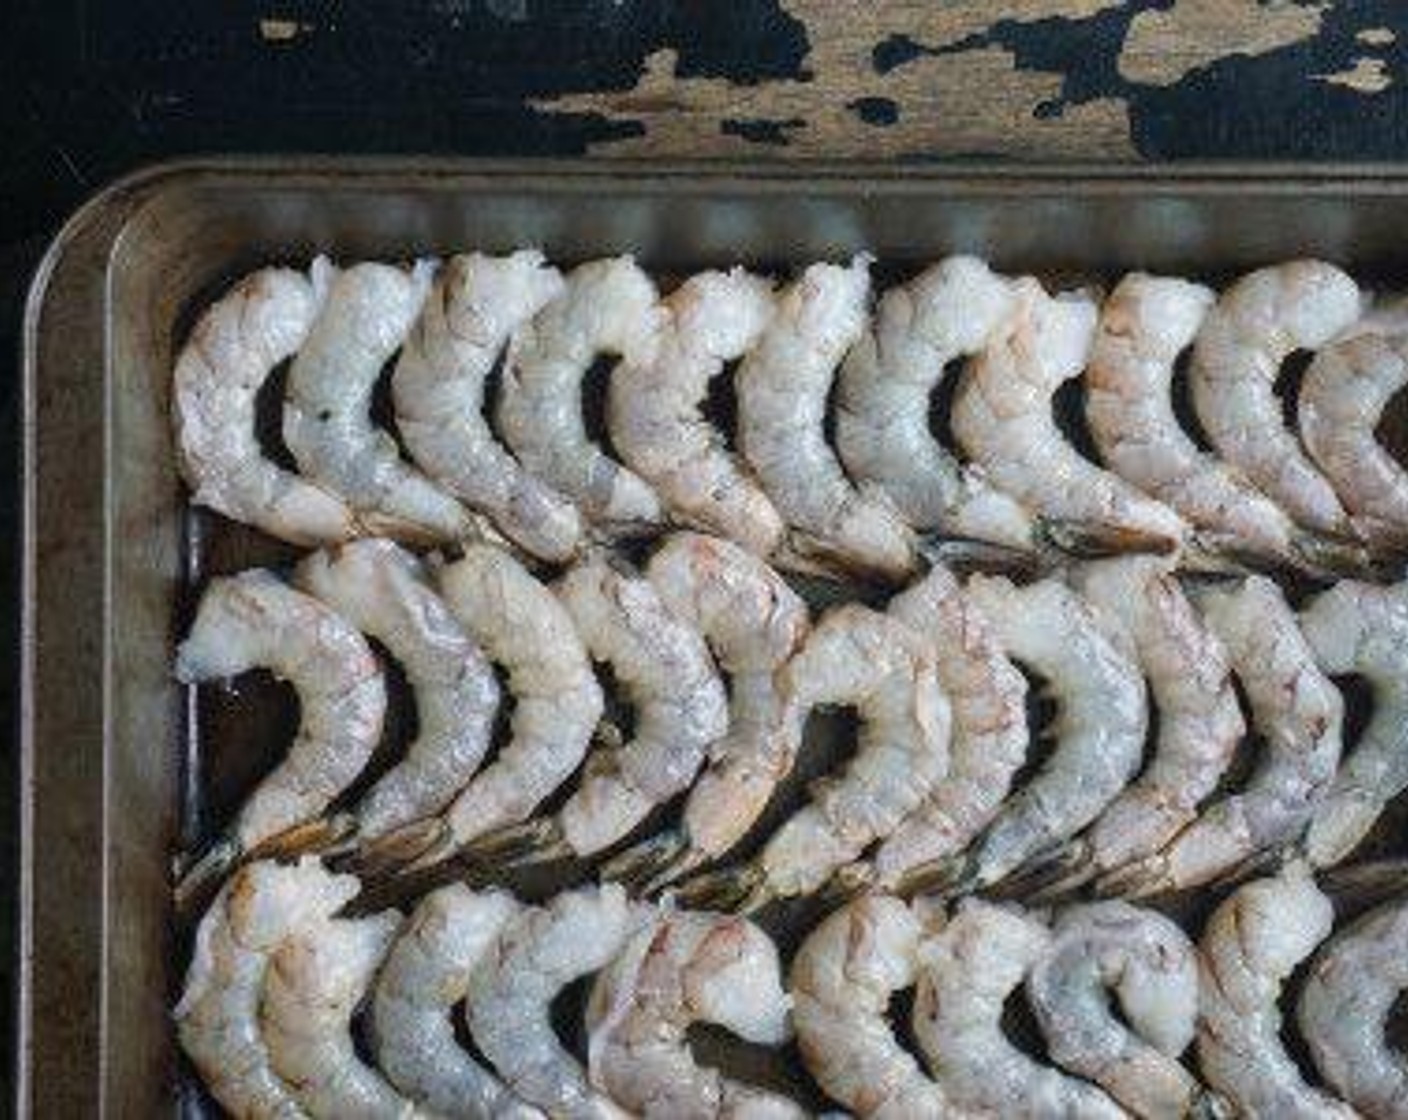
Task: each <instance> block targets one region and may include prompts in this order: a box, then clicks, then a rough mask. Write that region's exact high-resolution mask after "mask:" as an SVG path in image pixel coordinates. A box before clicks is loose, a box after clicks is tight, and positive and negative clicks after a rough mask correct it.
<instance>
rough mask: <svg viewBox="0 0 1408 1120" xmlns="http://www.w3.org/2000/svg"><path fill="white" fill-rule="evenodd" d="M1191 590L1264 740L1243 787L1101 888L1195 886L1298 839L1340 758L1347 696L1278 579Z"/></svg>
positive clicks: (1145, 890)
mask: <svg viewBox="0 0 1408 1120" xmlns="http://www.w3.org/2000/svg"><path fill="white" fill-rule="evenodd" d="M1194 595H1195V601H1196V602H1197V604H1198V606H1199V608H1200V609H1201V611H1202V614H1203V618H1204V620H1205V621H1206V622H1207V624H1208V628H1209V629H1210V630H1212V632H1213V633H1214V634H1216V635H1217V637H1218V638H1219V639H1220V640H1221V641H1222V644H1223V646H1224V647H1225V648H1226V650H1227V653H1228V657H1229V659H1230V661H1231V664H1232V668H1233V670H1234V671H1235V672H1236V674H1237V677H1238V679H1239V680H1240V681H1241V682H1242V687H1243V688H1244V689H1245V690H1246V694H1247V700H1248V702H1249V703H1250V705H1251V715H1252V726H1253V728H1254V729H1255V731H1256V733H1257V735H1258V737H1259V738H1260V739H1262V740H1264V742H1265V748H1264V751H1263V754H1262V757H1261V759H1260V761H1259V763H1258V766H1257V769H1256V772H1255V773H1254V774H1253V775H1252V778H1251V780H1250V781H1249V782H1248V783H1247V785H1246V786H1245V788H1244V789H1243V790H1242V792H1240V793H1234V794H1231V795H1229V796H1227V797H1224V798H1222V799H1221V800H1219V801H1216V802H1214V803H1212V805H1211V806H1209V807H1207V808H1205V809H1204V810H1203V812H1202V813H1201V815H1200V816H1199V817H1198V818H1197V820H1195V821H1193V822H1192V823H1191V824H1190V825H1188V826H1187V827H1186V828H1185V829H1184V830H1183V831H1182V832H1180V833H1179V834H1178V835H1177V836H1175V837H1174V838H1173V840H1172V841H1170V842H1169V844H1168V845H1167V846H1165V847H1164V848H1163V849H1162V851H1160V852H1158V853H1156V854H1154V855H1151V856H1148V857H1146V858H1145V859H1142V860H1139V861H1137V862H1135V863H1131V864H1128V865H1127V866H1126V867H1124V868H1122V869H1120V870H1117V871H1113V872H1111V873H1109V874H1108V875H1106V876H1104V877H1103V878H1102V879H1101V880H1099V885H1100V889H1101V890H1102V891H1103V892H1106V893H1112V894H1126V895H1132V896H1136V897H1138V896H1141V895H1148V894H1154V893H1157V892H1159V891H1166V890H1178V889H1182V888H1184V887H1192V886H1198V885H1200V884H1202V883H1206V882H1209V881H1210V880H1213V879H1215V878H1217V877H1218V876H1220V875H1223V874H1225V873H1227V872H1229V871H1231V870H1233V869H1234V868H1236V867H1237V865H1238V864H1241V863H1243V862H1245V861H1247V860H1249V859H1252V858H1254V857H1257V856H1261V855H1263V854H1265V853H1266V852H1267V851H1268V850H1269V849H1272V848H1274V847H1275V846H1276V845H1278V844H1283V843H1288V842H1292V841H1294V840H1296V839H1297V838H1298V836H1299V834H1300V833H1301V831H1302V830H1303V829H1304V828H1305V826H1306V825H1307V824H1308V823H1309V822H1310V819H1311V814H1312V813H1313V812H1314V811H1315V808H1316V806H1317V805H1319V804H1320V802H1321V801H1323V799H1324V797H1325V794H1326V793H1327V792H1328V790H1329V788H1330V782H1331V779H1332V778H1333V777H1334V774H1335V768H1336V766H1338V765H1339V758H1340V728H1341V724H1342V721H1343V717H1344V701H1343V699H1342V698H1341V697H1340V694H1339V691H1338V689H1336V688H1335V686H1334V685H1333V684H1331V683H1330V681H1329V680H1328V679H1327V678H1326V677H1325V675H1324V674H1323V673H1322V672H1321V671H1320V670H1319V669H1318V668H1317V667H1316V664H1315V657H1314V654H1313V652H1312V650H1311V648H1310V646H1309V645H1308V644H1307V642H1306V640H1305V637H1304V636H1303V635H1302V634H1301V631H1300V628H1299V626H1298V625H1297V624H1296V616H1295V613H1294V612H1293V611H1292V610H1291V608H1290V607H1289V606H1287V605H1286V600H1285V599H1284V598H1282V596H1281V591H1280V589H1279V588H1278V587H1277V586H1276V584H1274V583H1272V582H1271V581H1270V580H1269V579H1266V578H1265V577H1263V576H1251V577H1248V578H1246V579H1244V580H1239V581H1234V582H1230V583H1218V584H1211V585H1206V586H1202V587H1195V588H1194Z"/></svg>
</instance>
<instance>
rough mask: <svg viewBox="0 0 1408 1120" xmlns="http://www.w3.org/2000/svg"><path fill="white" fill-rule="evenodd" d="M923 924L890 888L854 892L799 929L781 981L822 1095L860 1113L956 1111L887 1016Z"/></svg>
mask: <svg viewBox="0 0 1408 1120" xmlns="http://www.w3.org/2000/svg"><path fill="white" fill-rule="evenodd" d="M923 934H924V929H923V927H922V926H921V924H920V922H919V920H918V919H917V918H916V917H915V915H914V914H913V913H912V912H911V910H910V908H909V907H908V906H906V905H905V904H904V903H903V902H901V901H900V900H899V899H898V898H894V897H891V896H889V895H882V894H872V895H863V896H861V897H860V898H857V899H856V900H855V901H853V902H851V903H850V904H848V905H847V906H845V907H843V908H842V909H840V910H837V911H835V912H834V913H833V914H831V915H830V916H829V917H828V918H826V919H825V920H824V921H823V922H822V923H821V924H820V925H819V926H817V927H816V928H815V929H814V930H813V931H812V932H811V933H809V934H808V935H807V939H806V940H805V941H804V942H803V943H802V946H801V948H799V949H798V950H797V955H796V957H794V958H793V961H792V970H791V974H790V976H789V984H788V987H789V989H790V990H791V992H792V999H793V1008H792V1017H793V1020H794V1022H795V1024H796V1028H797V1048H798V1050H799V1051H800V1053H801V1056H802V1061H803V1063H804V1064H805V1065H806V1067H807V1069H808V1070H809V1071H810V1072H811V1074H812V1076H813V1077H815V1078H816V1080H817V1083H818V1084H819V1085H821V1087H822V1088H823V1089H824V1090H826V1092H827V1094H828V1095H829V1096H831V1097H832V1098H834V1099H835V1100H837V1101H839V1102H840V1103H841V1104H842V1105H844V1106H845V1107H846V1108H848V1109H851V1110H852V1111H853V1112H854V1113H855V1114H856V1115H857V1116H859V1117H863V1118H870V1117H888V1118H891V1120H907V1118H911V1117H925V1116H933V1117H942V1116H956V1115H957V1109H956V1108H955V1107H954V1105H953V1102H952V1101H951V1100H950V1099H949V1098H948V1097H947V1096H945V1094H944V1092H943V1090H942V1089H940V1088H939V1086H938V1085H937V1084H936V1083H935V1082H934V1081H932V1080H931V1079H930V1078H929V1077H928V1076H927V1075H926V1074H925V1073H924V1071H923V1070H922V1069H921V1068H920V1066H919V1063H918V1062H917V1061H915V1059H914V1057H913V1055H911V1054H910V1052H909V1051H908V1050H906V1049H905V1048H904V1047H903V1046H901V1045H900V1043H899V1040H898V1039H897V1038H896V1037H895V1035H894V1032H893V1031H892V1030H891V1029H890V1024H889V1022H888V1020H887V1019H886V1013H887V1012H888V1010H889V1006H890V1000H891V998H892V997H893V996H894V994H895V993H896V992H900V991H903V990H904V989H906V988H908V987H910V986H912V985H913V984H914V980H915V971H916V963H917V953H918V949H919V942H920V938H921V937H922V936H923Z"/></svg>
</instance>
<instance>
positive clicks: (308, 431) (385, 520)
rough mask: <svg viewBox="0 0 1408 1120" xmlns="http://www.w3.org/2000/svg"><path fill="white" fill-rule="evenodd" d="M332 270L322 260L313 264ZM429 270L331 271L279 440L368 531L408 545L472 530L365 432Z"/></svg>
mask: <svg viewBox="0 0 1408 1120" xmlns="http://www.w3.org/2000/svg"><path fill="white" fill-rule="evenodd" d="M320 267H321V268H322V269H323V270H327V271H331V269H332V266H331V265H329V264H328V263H327V262H326V261H324V260H322V259H321V258H320V259H319V260H317V261H315V262H314V263H313V269H314V274H315V281H314V282H315V283H317V282H318V281H317V279H316V275H317V272H318V270H319V268H320ZM433 270H434V266H433V265H432V264H431V263H430V262H428V261H422V262H420V263H419V264H417V265H416V266H415V267H414V268H413V269H412V270H411V271H409V272H407V271H405V270H404V269H400V268H394V267H392V266H391V265H386V264H376V263H364V264H358V265H353V266H352V267H351V268H348V269H345V270H342V271H339V272H336V273H335V274H334V275H333V277H332V279H331V280H330V281H326V283H327V284H328V294H327V298H326V300H324V302H323V306H322V308H321V310H320V311H319V312H318V316H317V318H316V319H314V320H313V326H312V328H311V329H310V330H309V332H308V338H307V340H306V341H305V342H304V344H303V348H302V349H301V350H299V352H298V356H297V357H296V358H294V359H293V365H292V367H290V369H289V374H288V389H287V397H286V399H285V400H284V442H285V443H287V444H288V449H289V450H290V451H291V452H293V457H294V459H295V460H296V461H297V463H298V466H299V469H300V470H302V471H303V473H304V474H306V475H307V476H308V477H309V478H311V479H313V480H314V481H316V482H318V483H319V484H321V485H323V486H326V487H327V488H328V489H329V490H331V491H333V492H334V493H335V494H337V495H339V496H340V497H341V498H343V499H344V500H345V501H346V502H347V503H348V504H349V505H350V506H351V507H352V508H353V509H354V510H355V511H356V513H357V517H358V520H359V521H361V522H362V523H363V524H364V525H365V526H366V528H367V529H368V530H370V531H371V532H373V533H377V534H384V535H387V536H393V537H400V538H404V539H407V540H411V541H442V540H459V539H461V538H464V537H467V536H469V535H471V533H473V532H474V531H475V528H474V522H473V519H472V518H471V517H470V516H469V513H468V511H467V510H465V508H464V507H463V506H461V505H460V504H459V503H458V502H456V501H455V500H454V499H453V498H452V497H450V495H448V494H447V493H445V492H444V491H443V490H441V489H440V488H439V487H438V486H436V485H435V484H434V483H433V482H431V481H430V479H428V478H426V477H425V476H424V475H423V474H421V473H419V472H418V471H416V470H415V469H414V468H413V467H411V466H410V464H408V463H406V462H405V461H404V460H402V458H401V454H400V451H399V450H398V449H397V447H396V441H395V440H394V439H392V438H391V436H390V435H389V434H388V433H386V432H384V431H381V430H380V429H378V428H375V427H373V425H372V420H371V413H370V409H371V402H372V393H373V392H374V390H375V388H376V382H377V379H378V378H379V377H380V376H381V371H382V368H383V367H384V366H385V365H386V363H387V362H388V361H389V360H390V359H391V356H392V355H393V354H395V353H396V350H397V348H398V347H399V346H400V345H401V343H402V342H403V341H404V340H405V338H406V334H407V332H408V331H410V329H411V324H412V323H414V322H415V319H416V315H417V314H418V313H419V312H420V308H421V304H423V303H424V302H425V297H426V293H427V292H428V291H429V290H430V277H431V273H432V272H433Z"/></svg>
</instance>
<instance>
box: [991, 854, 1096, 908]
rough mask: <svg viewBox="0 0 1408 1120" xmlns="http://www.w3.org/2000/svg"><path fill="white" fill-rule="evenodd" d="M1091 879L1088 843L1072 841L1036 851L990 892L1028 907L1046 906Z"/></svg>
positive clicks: (1093, 875) (1092, 866)
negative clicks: (1022, 902)
mask: <svg viewBox="0 0 1408 1120" xmlns="http://www.w3.org/2000/svg"><path fill="white" fill-rule="evenodd" d="M1094 877H1095V865H1094V863H1093V861H1092V859H1091V851H1090V844H1089V843H1088V842H1087V841H1085V840H1083V839H1080V838H1076V839H1074V840H1070V841H1068V842H1066V843H1064V844H1061V845H1058V846H1057V847H1054V848H1049V849H1047V850H1046V851H1044V852H1038V853H1037V854H1036V855H1034V856H1032V858H1031V859H1029V860H1027V861H1026V862H1025V863H1024V864H1022V865H1021V866H1020V867H1018V868H1017V869H1016V870H1015V871H1013V872H1012V873H1011V874H1010V875H1008V876H1006V877H1005V878H1004V879H1003V880H1002V883H1001V887H1000V889H999V890H996V891H994V892H993V893H994V894H995V895H997V896H999V897H1001V898H1014V899H1022V900H1023V901H1024V902H1026V903H1027V904H1028V905H1037V904H1046V903H1051V902H1057V901H1062V900H1065V899H1066V898H1068V897H1069V896H1070V895H1072V894H1074V893H1075V892H1076V891H1078V890H1080V888H1081V887H1083V886H1085V884H1086V883H1088V882H1090V880H1091V879H1093V878H1094Z"/></svg>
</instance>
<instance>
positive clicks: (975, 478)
mask: <svg viewBox="0 0 1408 1120" xmlns="http://www.w3.org/2000/svg"><path fill="white" fill-rule="evenodd" d="M1013 310H1014V301H1013V294H1012V287H1011V285H1010V284H1009V283H1008V282H1007V281H1006V280H1004V279H1003V278H1002V277H1000V276H996V275H994V274H993V273H992V271H990V270H989V269H988V266H987V265H985V264H983V262H982V261H979V260H977V259H975V258H973V257H963V256H957V257H949V258H947V259H946V260H943V261H940V262H939V263H938V264H936V265H934V266H933V267H932V268H930V269H928V270H927V271H925V272H923V273H921V274H920V275H919V276H918V277H917V278H916V279H915V280H913V281H911V282H910V283H908V284H905V285H902V286H899V287H894V288H891V289H890V290H889V291H887V292H886V293H885V295H884V297H883V298H882V299H881V300H880V305H879V307H878V308H877V310H876V313H875V321H874V325H873V326H872V327H871V329H870V330H868V331H867V332H866V333H865V334H864V335H863V336H862V337H861V339H860V341H859V342H858V343H857V344H856V345H855V347H853V348H852V350H851V352H850V354H849V355H847V357H846V360H845V363H844V364H843V365H842V367H841V374H840V378H839V381H838V390H839V394H838V402H839V406H838V409H837V413H836V446H837V449H838V450H839V451H840V453H841V459H842V461H843V462H844V463H845V464H846V469H847V470H848V471H849V472H850V474H851V476H852V477H853V478H856V479H860V480H864V481H868V482H873V483H875V484H876V485H878V486H880V487H882V488H883V489H884V491H885V493H886V494H888V495H889V497H890V500H891V501H893V502H894V504H895V507H896V508H897V509H898V510H899V511H900V514H901V515H902V516H903V517H904V518H905V520H906V521H908V522H909V523H910V524H911V525H913V526H914V527H915V528H917V529H939V530H942V531H943V532H945V533H948V534H951V535H954V536H960V537H968V538H973V539H976V540H989V541H995V542H997V543H999V544H1005V545H1011V546H1014V547H1018V548H1029V547H1031V544H1032V539H1033V538H1032V523H1031V515H1030V514H1029V513H1028V512H1027V510H1026V509H1025V508H1023V507H1022V506H1021V505H1020V504H1019V503H1018V502H1016V501H1014V500H1013V499H1012V498H1010V497H1008V496H1007V495H1006V494H1003V493H1001V492H1000V491H997V490H994V489H993V488H992V486H991V485H990V484H989V483H988V481H987V480H986V479H985V478H984V477H983V476H982V474H981V473H980V472H979V471H976V470H974V469H973V468H971V467H964V466H963V465H962V464H960V463H959V462H958V461H957V460H956V459H955V458H954V457H953V455H952V453H951V452H949V451H948V450H947V449H946V448H944V447H943V446H942V445H941V444H940V443H938V441H937V440H935V439H934V437H933V435H932V433H931V432H930V430H929V398H930V395H931V394H932V393H933V391H934V389H935V388H936V387H937V385H938V384H939V382H940V381H941V380H942V379H943V378H944V376H945V369H946V367H947V366H948V365H949V364H950V363H951V362H953V361H954V360H956V359H958V358H964V357H968V356H970V355H972V354H975V353H977V352H978V351H980V350H981V349H983V347H984V346H986V345H987V343H988V340H989V339H990V338H991V336H992V335H993V334H994V332H995V331H997V330H998V328H999V327H1000V326H1001V324H1002V323H1003V321H1004V320H1005V319H1006V318H1007V317H1008V316H1009V315H1011V314H1012V312H1013Z"/></svg>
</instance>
